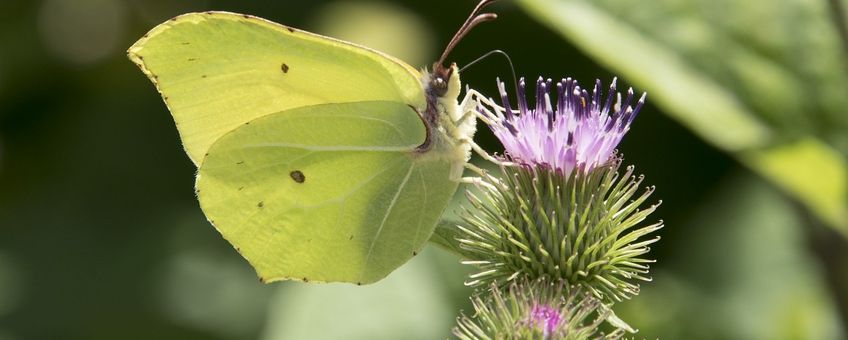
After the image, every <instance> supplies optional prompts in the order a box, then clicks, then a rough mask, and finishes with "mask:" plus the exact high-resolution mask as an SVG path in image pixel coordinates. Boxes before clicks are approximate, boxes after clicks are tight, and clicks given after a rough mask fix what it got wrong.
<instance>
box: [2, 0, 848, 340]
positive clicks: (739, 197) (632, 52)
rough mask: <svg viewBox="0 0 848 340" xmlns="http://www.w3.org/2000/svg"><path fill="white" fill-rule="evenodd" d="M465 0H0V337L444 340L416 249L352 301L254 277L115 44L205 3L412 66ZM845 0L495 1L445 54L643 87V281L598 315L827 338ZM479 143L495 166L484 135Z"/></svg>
mask: <svg viewBox="0 0 848 340" xmlns="http://www.w3.org/2000/svg"><path fill="white" fill-rule="evenodd" d="M474 4H475V2H474V1H471V0H461V1H457V0H431V1H412V0H408V1H393V2H388V1H384V2H375V1H367V2H366V1H311V2H308V3H307V2H304V1H273V2H272V1H264V2H259V1H253V2H236V1H180V2H175V1H164V0H163V1H142V0H47V1H9V0H7V1H3V2H0V51H2V52H0V339H2V340H9V339H57V338H61V339H115V338H119V339H149V338H157V339H169V338H173V339H194V338H197V339H254V338H260V339H415V338H420V339H439V338H445V337H447V336H448V334H449V331H450V328H451V327H452V325H453V321H454V318H455V317H456V315H457V313H458V311H459V310H460V309H463V310H466V311H467V310H469V309H470V304H469V303H468V302H467V297H468V295H469V293H470V291H469V290H468V289H467V288H465V287H464V286H463V285H462V281H463V279H464V275H465V274H466V273H467V268H464V267H463V266H462V265H460V264H459V263H458V259H456V258H454V257H452V256H451V255H450V254H447V253H444V252H442V251H441V250H439V249H436V248H434V247H429V248H428V249H427V250H426V251H425V252H424V253H423V254H422V256H419V257H417V258H415V259H414V260H413V261H412V262H410V263H409V264H408V265H406V266H404V267H402V268H401V269H400V270H398V271H397V272H395V273H393V274H392V275H390V276H389V278H388V279H386V280H384V281H382V282H380V283H378V284H375V285H372V286H367V287H355V286H349V285H339V284H330V285H309V284H303V283H299V282H297V283H295V282H287V283H276V284H271V285H263V284H260V283H259V282H258V280H257V279H256V276H255V274H254V273H253V271H252V269H251V268H250V267H249V265H248V264H247V263H246V262H245V261H244V260H242V259H241V258H240V257H239V256H238V255H237V254H236V252H235V251H233V249H232V248H231V247H230V246H229V245H228V244H227V243H226V242H225V241H223V240H222V239H221V237H220V236H219V235H218V234H217V232H215V231H214V229H213V228H211V227H210V226H209V225H208V224H207V223H206V221H205V218H204V217H203V215H202V213H201V211H200V209H199V207H198V204H197V201H196V200H195V198H194V194H193V183H194V171H195V169H194V167H193V166H192V164H191V162H190V161H189V160H188V158H187V157H186V156H185V154H184V153H183V151H182V148H181V146H180V142H179V139H178V136H177V131H176V129H175V127H174V124H173V122H172V120H171V118H170V115H169V114H168V112H167V109H166V108H165V105H164V104H163V103H162V100H161V99H160V97H159V95H158V94H157V93H156V91H155V90H154V88H153V86H152V85H151V84H150V82H149V81H148V80H147V79H146V77H145V76H144V75H143V74H142V73H141V72H140V71H139V70H137V69H136V67H135V65H133V64H132V63H131V62H129V61H128V60H127V58H126V56H125V52H124V51H125V50H126V48H127V47H129V46H130V45H131V44H132V43H133V42H134V41H135V40H136V39H137V38H139V37H141V35H143V34H144V33H145V32H146V31H147V30H149V29H150V28H152V27H153V26H155V25H156V24H158V23H160V22H162V21H164V20H166V19H168V18H170V17H173V16H175V15H178V14H181V13H184V12H188V11H200V10H213V9H214V10H228V11H236V12H243V13H249V14H253V15H257V16H261V17H264V18H267V19H270V20H273V21H277V22H280V23H284V24H287V25H290V26H294V27H298V28H303V29H307V30H311V31H314V32H317V33H322V34H326V35H331V36H334V37H338V38H342V39H347V40H351V41H355V42H360V43H363V44H366V45H368V46H372V47H375V48H377V49H380V50H384V51H386V52H388V53H390V54H393V55H396V56H398V57H400V58H402V59H404V60H406V61H408V62H409V63H410V64H412V65H416V66H425V65H429V63H430V62H431V61H432V60H435V59H436V58H437V56H438V54H439V53H440V51H441V49H442V46H444V45H445V44H446V42H447V41H448V40H449V39H450V37H451V36H452V35H453V33H454V31H455V30H456V29H457V27H458V26H459V24H460V23H461V22H462V21H463V20H464V19H465V17H466V16H467V14H468V12H469V10H470V9H471V8H472V7H473V6H474ZM844 7H845V4H844V3H843V2H841V0H781V1H772V0H753V1H744V2H742V1H729V0H721V1H714V0H690V1H683V0H657V1H650V2H645V1H635V0H597V1H589V0H583V1H581V0H524V1H514V2H512V1H502V2H501V3H498V4H496V5H495V6H492V10H493V11H495V12H497V13H498V14H499V15H500V19H498V20H497V21H495V22H493V23H487V24H484V25H482V26H481V27H479V28H477V29H476V30H475V31H473V32H472V33H471V34H470V35H469V36H468V37H467V38H466V39H465V40H464V41H463V42H462V43H461V44H460V45H459V47H458V48H457V49H456V50H455V52H454V53H453V55H452V57H451V58H449V59H450V60H454V61H456V62H458V63H459V64H460V65H462V64H465V63H467V62H469V61H471V60H473V59H475V58H476V57H478V56H480V55H482V54H483V53H485V52H487V51H490V50H492V49H502V50H504V51H506V52H508V53H509V54H510V56H511V57H512V60H513V62H514V63H515V67H516V72H517V73H518V74H519V75H524V76H527V77H529V78H531V79H532V78H535V77H537V76H539V75H543V76H545V77H553V78H558V77H565V76H571V77H575V78H577V79H578V80H580V81H582V82H583V83H584V84H585V83H589V82H591V81H593V80H594V79H596V78H600V79H601V80H603V81H604V82H605V83H608V82H609V81H610V80H611V79H612V77H613V75H619V76H620V79H619V84H626V85H632V86H634V87H635V88H636V89H637V90H638V91H648V92H649V96H648V102H649V105H648V106H647V107H645V108H644V109H643V110H642V113H641V115H640V116H639V119H637V120H636V122H635V124H634V126H633V127H632V130H631V132H630V133H629V135H628V136H627V137H626V138H625V140H624V142H623V144H622V146H621V150H622V152H623V153H624V155H625V156H626V162H627V163H630V164H635V165H636V166H637V169H638V170H639V171H640V172H642V173H644V174H645V175H646V176H647V183H649V184H652V185H656V186H657V191H656V193H655V194H654V197H656V198H657V199H662V200H663V205H662V206H661V207H660V209H659V210H658V211H657V212H656V213H655V214H654V215H653V216H652V217H653V218H655V219H659V218H662V219H663V220H664V221H665V223H666V225H667V227H666V228H665V229H663V230H661V231H660V234H661V236H662V237H663V239H662V240H661V241H660V242H659V243H658V244H657V246H656V247H655V248H654V249H653V251H652V254H653V256H654V257H655V258H657V259H658V260H659V262H658V263H657V264H656V265H655V266H654V268H653V277H654V282H651V283H647V284H644V285H643V292H642V294H641V295H640V296H638V297H636V298H635V299H633V300H632V301H629V302H625V303H622V304H620V305H618V306H617V307H616V309H617V311H618V313H619V315H620V316H621V317H622V318H623V319H624V320H627V321H628V322H630V323H631V324H632V325H633V326H635V327H636V328H639V329H640V333H639V334H638V335H639V336H640V337H645V338H656V337H659V338H665V339H843V338H845V337H846V336H848V335H846V325H845V323H846V320H848V317H846V314H848V248H846V242H845V236H846V235H848V203H846V202H848V194H846V192H848V184H846V183H848V170H846V155H848V112H846V109H845V108H846V107H848V106H846V105H848V85H846V84H848V68H846V61H847V60H848V58H846V56H848V53H846V51H848V40H846V39H848V34H846V31H844V28H843V30H840V27H841V26H844V19H843V18H844V15H845V12H844ZM840 11H841V12H840ZM840 22H841V23H840ZM840 32H842V35H840ZM498 76H499V77H501V78H508V77H510V71H509V68H508V66H507V64H506V62H505V61H504V60H503V59H500V58H498V57H493V58H490V59H487V60H485V61H483V62H481V63H480V64H478V65H476V66H473V67H471V68H470V69H468V70H466V71H465V72H464V73H463V74H462V78H463V79H462V80H463V82H464V83H465V84H468V85H470V86H472V87H474V88H476V89H478V90H480V91H482V92H483V93H488V94H490V95H493V96H494V95H496V92H495V90H496V87H495V81H494V79H495V77H498ZM477 139H478V141H479V143H480V144H482V145H484V147H486V148H487V149H489V150H493V151H500V150H498V146H497V143H495V141H494V139H493V138H492V136H491V135H490V134H489V133H488V131H485V130H484V129H481V133H479V134H478V138H477ZM451 209H454V208H451Z"/></svg>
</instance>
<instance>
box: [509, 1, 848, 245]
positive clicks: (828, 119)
mask: <svg viewBox="0 0 848 340" xmlns="http://www.w3.org/2000/svg"><path fill="white" fill-rule="evenodd" d="M832 1H836V2H838V1H842V0H832ZM521 2H522V4H524V5H525V7H526V8H527V9H528V10H529V11H530V12H531V13H533V14H534V15H536V16H537V17H539V19H541V20H542V21H543V22H545V23H547V24H548V25H550V26H551V27H553V28H554V29H555V30H557V31H559V32H561V33H562V34H563V35H564V36H566V37H568V38H569V39H571V40H573V41H574V42H575V43H576V44H577V45H579V46H580V47H581V48H583V49H584V50H585V51H587V53H589V54H591V55H593V56H595V57H596V58H598V60H600V61H602V62H604V63H605V64H607V65H609V66H610V67H613V68H614V69H616V70H618V71H620V72H621V73H622V75H623V76H625V77H627V78H629V79H633V80H634V81H635V82H636V83H637V84H639V85H640V86H642V87H644V89H645V90H647V91H648V92H649V93H650V94H651V97H652V98H654V100H655V101H656V103H658V104H659V105H660V106H662V107H663V108H665V109H666V110H667V113H668V114H670V115H671V116H672V117H674V118H675V119H678V120H680V121H681V122H682V123H683V124H685V125H687V127H689V128H690V129H692V130H693V131H695V133H697V134H699V135H700V136H701V137H702V138H704V139H706V140H707V141H708V142H710V143H713V144H715V145H716V146H718V147H719V148H722V149H724V150H726V151H728V152H731V153H732V154H734V155H735V156H737V157H738V158H739V159H740V161H742V162H743V163H746V164H748V165H749V166H751V168H752V169H754V170H755V171H757V172H759V173H761V174H762V175H763V176H766V177H767V178H769V179H771V180H773V181H774V182H775V183H776V184H777V185H778V186H780V187H782V188H783V189H785V190H786V191H787V192H789V193H790V194H792V195H794V196H795V197H796V198H797V199H799V200H800V201H801V202H803V203H804V204H806V205H807V207H808V208H809V209H811V210H812V211H813V212H814V213H815V214H817V215H818V217H819V218H820V219H822V220H824V221H825V222H826V223H828V224H829V225H831V226H832V227H834V228H837V229H838V230H840V231H841V232H842V233H843V234H844V235H845V236H846V237H848V161H846V156H848V134H846V131H848V114H846V107H848V96H846V91H848V61H846V60H848V59H846V58H848V55H846V53H845V50H844V49H843V48H848V46H845V45H843V43H844V44H848V41H840V38H839V29H838V28H837V25H835V24H834V22H833V20H832V14H831V10H832V9H831V8H830V7H829V6H828V2H827V1H824V0H821V1H814V0H781V1H772V0H753V1H745V2H739V1H732V0H721V1H715V0H697V1H680V0H658V1H650V2H644V1H637V0H592V1H588V0H522V1H521ZM843 15H844V14H843ZM843 29H848V28H843Z"/></svg>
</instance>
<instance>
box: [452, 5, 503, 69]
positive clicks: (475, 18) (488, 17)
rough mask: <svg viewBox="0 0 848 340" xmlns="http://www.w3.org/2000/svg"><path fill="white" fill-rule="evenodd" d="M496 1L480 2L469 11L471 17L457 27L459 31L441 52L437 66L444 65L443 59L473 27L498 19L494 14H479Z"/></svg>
mask: <svg viewBox="0 0 848 340" xmlns="http://www.w3.org/2000/svg"><path fill="white" fill-rule="evenodd" d="M496 1H498V0H481V1H480V2H479V3H477V7H474V10H473V11H471V15H469V16H468V19H465V23H463V24H462V26H460V27H459V30H458V31H456V34H454V36H453V38H452V39H451V40H450V42H449V43H448V46H447V47H445V51H444V52H442V56H441V57H439V61H438V65H444V62H445V59H447V57H448V54H450V52H451V51H452V50H453V48H454V47H456V44H457V43H459V41H460V40H462V38H463V37H464V36H465V35H466V34H468V32H469V31H471V29H472V28H474V26H477V24H479V23H481V22H486V21H492V20H495V19H497V18H498V15H497V14H495V13H480V11H481V10H483V8H485V7H486V6H488V5H491V4H492V3H494V2H496Z"/></svg>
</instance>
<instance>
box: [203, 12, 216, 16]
mask: <svg viewBox="0 0 848 340" xmlns="http://www.w3.org/2000/svg"><path fill="white" fill-rule="evenodd" d="M204 13H206V14H209V15H212V14H215V12H212V11H206V12H204Z"/></svg>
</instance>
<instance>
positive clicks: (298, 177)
mask: <svg viewBox="0 0 848 340" xmlns="http://www.w3.org/2000/svg"><path fill="white" fill-rule="evenodd" d="M289 176H291V178H292V179H293V180H294V181H295V182H298V183H303V182H304V181H306V176H305V175H304V174H303V172H301V171H300V170H295V171H292V172H291V173H290V174H289Z"/></svg>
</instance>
